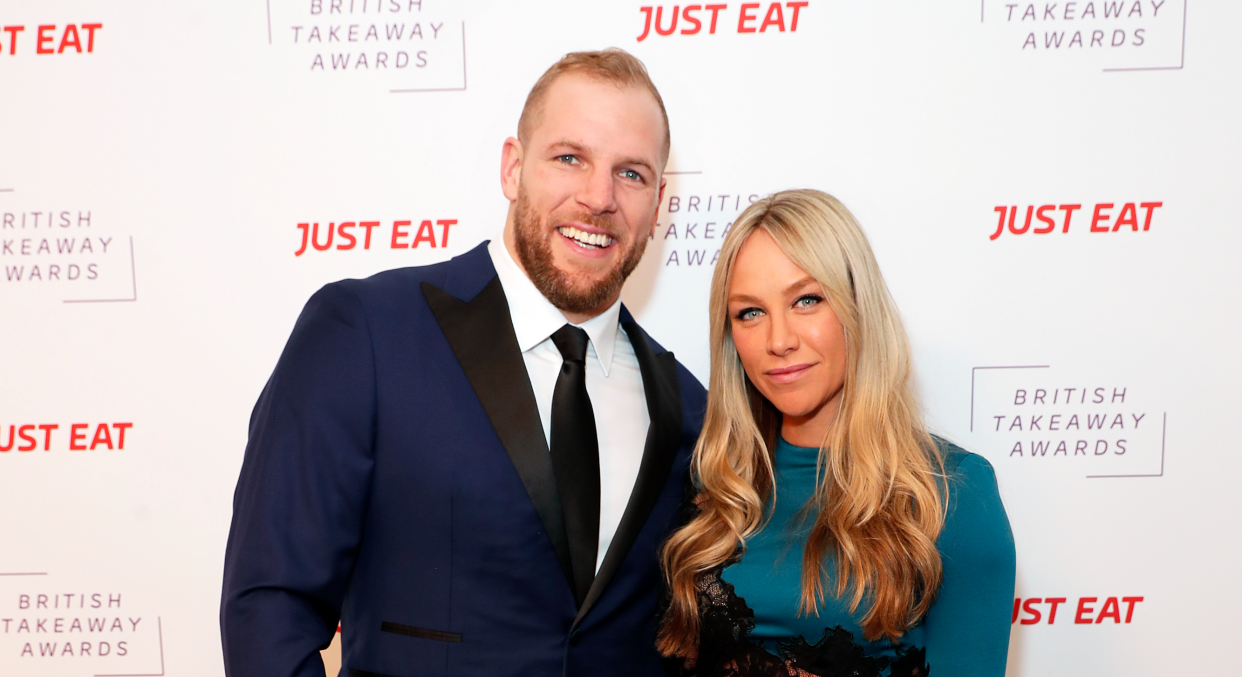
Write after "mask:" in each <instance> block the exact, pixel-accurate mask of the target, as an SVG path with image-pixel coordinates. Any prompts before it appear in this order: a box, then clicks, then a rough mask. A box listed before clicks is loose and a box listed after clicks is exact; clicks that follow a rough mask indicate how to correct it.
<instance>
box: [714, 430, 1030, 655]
mask: <svg viewBox="0 0 1242 677" xmlns="http://www.w3.org/2000/svg"><path fill="white" fill-rule="evenodd" d="M937 443H938V444H939V445H940V448H941V451H942V453H943V454H944V460H945V469H946V471H947V474H948V476H949V479H950V482H949V511H948V516H947V519H946V520H945V524H944V529H943V530H942V531H941V533H940V537H939V539H938V540H937V541H936V546H937V548H938V549H939V550H940V557H941V562H942V563H943V566H944V580H943V583H942V584H941V586H940V590H939V592H938V594H937V596H936V600H935V603H934V604H933V605H932V607H931V609H930V610H929V611H928V613H927V615H926V616H925V617H924V618H923V619H922V620H921V621H920V622H919V624H918V625H916V626H915V627H913V628H911V629H910V630H909V631H907V632H906V633H905V634H904V635H903V636H902V637H901V639H900V641H899V643H897V644H896V645H894V644H893V643H891V642H889V641H888V640H884V639H881V640H880V641H878V642H867V641H866V640H865V639H864V638H863V632H862V628H861V626H859V624H858V620H859V619H860V618H861V616H862V613H861V612H862V611H863V610H864V609H862V608H861V607H860V609H859V612H855V613H850V612H849V610H848V608H847V607H846V605H845V604H844V603H843V602H842V601H841V600H838V599H836V598H835V597H833V596H831V591H832V590H834V587H833V585H832V584H831V583H829V585H827V586H826V587H827V589H828V590H829V591H830V594H829V597H828V599H826V600H825V602H824V603H823V604H822V605H821V607H820V613H819V615H818V616H809V617H808V616H803V617H799V615H798V604H799V595H800V591H801V576H802V550H803V546H804V545H805V543H806V533H807V529H808V526H807V525H805V524H803V523H801V522H800V521H799V520H798V519H797V513H798V512H799V511H800V510H801V509H802V507H803V506H804V505H805V504H806V502H807V500H808V499H810V497H811V494H812V492H813V491H814V489H815V464H816V458H817V456H818V453H819V450H818V449H808V448H804V447H795V446H793V445H791V444H789V443H787V442H785V441H784V440H781V441H780V442H779V443H778V444H777V447H776V463H775V469H776V489H777V491H776V503H775V505H774V506H773V508H772V516H771V519H770V520H769V521H768V523H767V525H766V526H765V527H764V529H763V530H762V531H760V532H759V533H757V534H755V535H753V536H752V537H751V538H749V539H748V540H747V542H746V550H745V553H744V554H743V555H742V558H741V560H740V561H738V562H737V563H735V564H732V565H730V566H728V567H726V568H724V569H723V571H722V572H721V574H720V577H721V578H722V579H723V581H724V582H725V583H728V584H732V587H733V591H734V593H735V594H736V596H737V597H738V598H739V602H742V603H744V606H745V607H749V609H750V610H751V611H753V612H754V628H753V629H752V630H751V631H750V633H749V639H750V640H751V642H763V643H764V645H765V646H766V647H770V648H771V647H777V646H781V645H788V643H789V642H790V641H791V640H794V639H796V638H799V637H801V638H804V639H805V640H806V642H807V643H810V644H814V643H815V642H816V641H818V640H820V639H821V637H824V636H825V630H826V629H833V628H836V627H837V626H840V628H842V629H843V630H845V631H847V632H849V633H850V634H851V635H852V636H853V641H854V642H855V643H856V644H857V645H858V646H860V647H861V650H862V653H864V654H866V655H867V656H869V657H875V658H888V659H890V660H895V659H896V658H897V657H898V656H899V655H901V654H902V653H903V652H904V653H908V652H910V650H911V649H914V650H915V651H917V650H919V649H922V650H924V651H925V653H924V654H923V655H924V656H925V660H926V663H927V665H928V666H930V674H931V675H932V676H933V677H939V676H943V677H1002V676H1003V675H1004V674H1005V661H1006V657H1007V654H1008V648H1009V628H1010V613H1011V610H1012V605H1013V592H1014V545H1013V533H1012V532H1011V531H1010V529H1009V519H1008V518H1007V517H1006V515H1005V508H1004V506H1003V505H1002V504H1001V499H1000V495H999V494H998V492H997V488H996V476H995V474H994V473H993V471H992V466H991V465H990V464H988V462H987V461H986V460H984V459H983V458H982V457H981V456H977V455H975V454H971V453H969V452H966V451H964V450H962V449H961V448H960V447H957V446H955V445H952V444H950V443H948V442H944V441H943V440H939V439H938V440H937ZM826 571H827V572H829V576H832V575H833V573H834V572H835V571H836V563H835V559H830V560H829V561H828V562H827V567H826ZM888 662H889V661H883V662H881V663H879V664H881V665H886V664H887V663H888ZM893 671H894V673H896V672H897V671H896V669H894V670H893ZM884 674H888V673H887V671H885V672H884ZM915 674H918V673H917V671H916V672H915Z"/></svg>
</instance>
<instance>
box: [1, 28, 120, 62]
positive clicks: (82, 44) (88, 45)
mask: <svg viewBox="0 0 1242 677" xmlns="http://www.w3.org/2000/svg"><path fill="white" fill-rule="evenodd" d="M102 28H103V24H102V23H90V24H88V23H83V24H65V26H64V27H63V28H58V27H57V26H56V24H44V25H41V26H33V27H31V33H32V34H33V35H30V39H29V41H27V39H25V37H24V36H22V35H21V34H22V33H23V32H25V31H26V27H25V26H4V27H3V28H0V30H3V31H4V32H5V33H7V34H8V35H4V36H0V54H8V55H9V56H16V54H17V50H18V49H19V48H20V49H27V50H28V49H29V47H27V46H26V45H34V53H35V54H64V53H65V52H66V51H68V52H77V53H78V54H82V53H83V52H85V53H87V54H90V53H93V52H94V51H95V31H98V30H101V29H102ZM19 37H20V38H22V39H19ZM5 43H8V44H7V47H8V49H7V50H6V49H5V47H6V44H5Z"/></svg>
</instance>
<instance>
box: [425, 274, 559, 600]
mask: <svg viewBox="0 0 1242 677" xmlns="http://www.w3.org/2000/svg"><path fill="white" fill-rule="evenodd" d="M422 289H423V296H425V297H426V298H427V305H428V306H430V307H431V312H432V313H433V314H434V315H435V316H436V321H437V322H439V323H440V329H441V330H443V331H444V336H445V338H447V339H448V342H449V345H450V346H451V347H452V348H453V354H454V355H456V356H457V361H458V363H460V364H461V368H462V371H464V372H466V378H467V379H469V380H470V386H471V387H472V388H474V393H475V395H476V396H478V398H479V402H480V403H481V404H482V405H483V411H485V412H487V418H488V419H489V420H491V422H492V427H493V428H495V430H496V434H497V435H498V436H499V437H500V442H501V443H502V444H503V445H504V447H505V451H507V452H509V458H510V460H512V461H513V465H514V467H516V468H517V471H518V475H519V476H520V477H521V478H522V484H523V485H525V486H526V493H528V494H530V500H531V502H532V503H534V504H535V510H536V511H537V512H538V513H539V519H540V520H541V521H542V522H543V528H544V530H546V531H547V532H548V537H549V538H550V539H551V540H552V547H553V548H555V549H556V558H557V560H559V561H560V563H561V570H562V571H563V572H564V573H565V575H566V578H567V579H568V580H570V581H572V580H573V574H572V573H571V572H572V571H573V569H572V568H571V567H570V563H569V539H568V537H567V536H566V533H565V522H564V519H563V518H562V516H561V502H560V498H559V495H558V494H557V491H556V477H555V476H554V475H553V473H552V456H551V454H549V453H548V442H547V440H546V439H544V435H543V424H542V422H541V421H540V419H539V406H538V405H537V404H536V403H535V392H534V390H533V389H532V388H531V385H530V375H529V374H527V373H526V364H525V363H524V362H523V361H522V351H521V349H520V348H519V347H518V342H517V335H516V334H514V332H513V322H512V321H511V320H510V319H509V303H508V301H506V300H505V293H504V290H503V289H502V288H501V286H500V278H499V277H495V278H492V281H491V282H489V283H488V284H487V286H486V287H484V288H483V291H481V292H479V294H478V295H477V296H475V297H474V299H473V300H471V301H470V302H469V303H467V302H465V301H462V300H460V299H458V298H457V297H455V296H453V295H452V294H449V293H448V292H446V291H443V290H441V289H438V288H436V287H435V286H433V285H431V284H428V283H426V282H424V283H423V284H422Z"/></svg>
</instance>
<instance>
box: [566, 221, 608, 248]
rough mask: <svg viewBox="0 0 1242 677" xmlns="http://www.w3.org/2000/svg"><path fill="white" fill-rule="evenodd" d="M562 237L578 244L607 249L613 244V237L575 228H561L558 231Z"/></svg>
mask: <svg viewBox="0 0 1242 677" xmlns="http://www.w3.org/2000/svg"><path fill="white" fill-rule="evenodd" d="M556 230H557V232H559V233H560V234H561V235H564V236H565V237H567V238H569V239H571V240H573V241H574V242H577V243H578V244H582V245H587V246H591V247H607V246H608V245H610V244H612V237H610V236H608V235H604V234H603V233H588V232H586V231H585V230H578V229H577V228H574V227H573V226H561V227H560V228H557V229H556Z"/></svg>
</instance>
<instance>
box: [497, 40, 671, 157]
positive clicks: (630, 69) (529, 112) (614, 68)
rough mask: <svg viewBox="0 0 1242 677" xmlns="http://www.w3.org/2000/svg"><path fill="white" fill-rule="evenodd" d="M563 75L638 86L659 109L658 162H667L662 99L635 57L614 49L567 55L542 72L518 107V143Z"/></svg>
mask: <svg viewBox="0 0 1242 677" xmlns="http://www.w3.org/2000/svg"><path fill="white" fill-rule="evenodd" d="M567 73H582V74H583V75H587V76H590V77H592V78H596V79H598V80H602V81H604V82H610V83H613V84H615V85H617V86H618V87H642V88H643V89H646V90H647V91H648V92H650V93H651V96H653V97H655V100H656V104H657V105H658V106H659V107H660V117H661V118H662V119H663V120H664V146H663V148H662V149H661V151H662V153H663V155H662V159H663V161H664V162H665V163H667V162H668V151H669V144H670V143H671V137H670V136H669V131H668V113H667V112H665V110H664V99H662V98H660V92H659V90H657V89H656V86H655V83H653V82H652V81H651V76H649V75H647V67H646V66H644V65H643V62H642V61H639V60H638V58H637V57H635V56H634V55H632V54H630V53H629V52H627V51H625V50H623V49H619V48H617V47H609V48H608V49H605V50H603V51H599V52H570V53H569V54H566V55H565V56H564V57H562V58H561V60H560V61H557V62H556V63H554V64H552V67H551V68H549V69H548V70H546V71H544V74H543V75H542V76H540V78H539V81H538V82H536V83H535V86H534V87H532V88H531V90H530V94H528V95H527V96H526V105H525V106H523V107H522V117H520V118H518V141H521V142H522V145H523V146H525V145H526V143H527V141H529V139H530V133H531V130H533V129H534V128H535V127H536V126H538V124H539V120H540V118H541V117H542V116H543V103H544V100H545V99H547V96H548V88H550V87H551V86H552V83H553V82H556V79H557V78H559V77H561V76H562V75H565V74H567Z"/></svg>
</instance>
